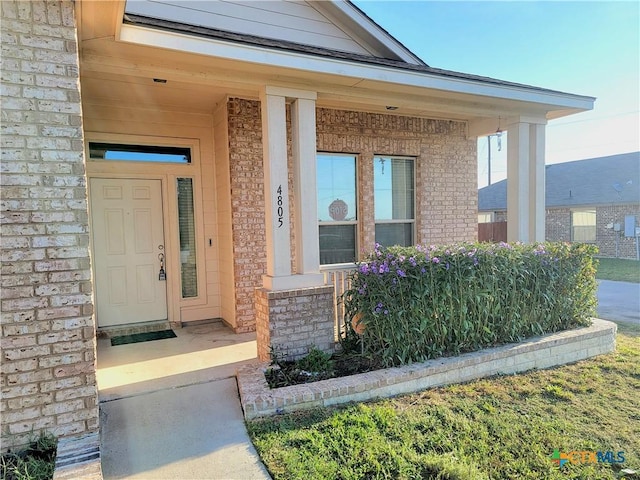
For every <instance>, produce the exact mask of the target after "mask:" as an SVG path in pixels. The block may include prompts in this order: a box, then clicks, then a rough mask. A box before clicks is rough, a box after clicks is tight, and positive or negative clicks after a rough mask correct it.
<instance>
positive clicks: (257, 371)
mask: <svg viewBox="0 0 640 480" xmlns="http://www.w3.org/2000/svg"><path fill="white" fill-rule="evenodd" d="M616 331H617V326H616V324H615V323H613V322H608V321H605V320H600V319H593V324H592V325H591V326H589V327H583V328H578V329H574V330H566V331H563V332H558V333H553V334H549V335H544V336H542V337H537V338H532V339H529V340H526V341H524V342H522V343H518V344H509V345H503V346H500V347H495V348H489V349H486V350H481V351H478V352H471V353H466V354H463V355H460V356H458V357H447V358H437V359H434V360H429V361H427V362H423V363H414V364H411V365H405V366H402V367H396V368H389V369H386V370H378V371H375V372H368V373H361V374H357V375H351V376H348V377H341V378H332V379H329V380H322V381H320V382H314V383H307V384H303V385H293V386H290V387H282V388H275V389H270V388H269V385H268V384H267V381H266V379H265V376H264V372H265V369H266V368H267V367H268V365H267V364H266V363H265V364H253V365H245V366H243V367H240V368H239V369H238V389H239V391H240V402H241V404H242V409H243V411H244V416H245V418H247V419H252V418H257V417H260V416H266V415H273V414H275V413H282V412H285V411H286V412H290V411H294V410H301V409H306V408H314V407H321V406H329V405H336V404H341V403H347V402H362V401H366V400H372V399H375V398H377V397H391V396H394V395H401V394H405V393H412V392H417V391H420V390H425V389H427V388H431V387H436V386H441V385H449V384H452V383H461V382H467V381H470V380H474V379H477V378H482V377H488V376H491V375H497V374H511V373H518V372H524V371H527V370H531V369H534V368H549V367H554V366H557V365H564V364H567V363H572V362H576V361H578V360H584V359H586V358H590V357H594V356H596V355H601V354H604V353H610V352H612V351H614V350H615V344H616Z"/></svg>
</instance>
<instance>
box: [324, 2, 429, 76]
mask: <svg viewBox="0 0 640 480" xmlns="http://www.w3.org/2000/svg"><path fill="white" fill-rule="evenodd" d="M315 8H317V9H319V10H325V11H326V12H328V13H331V12H332V11H335V12H336V13H338V14H340V15H342V17H343V18H348V19H349V20H350V21H351V22H353V24H354V25H356V26H357V29H356V28H352V29H351V30H350V31H351V32H356V31H357V30H358V29H360V30H361V31H362V32H364V35H366V36H367V38H366V39H365V41H366V42H372V43H377V44H379V45H380V46H381V47H382V48H385V49H386V50H388V51H389V52H390V53H391V54H392V55H394V56H395V57H397V58H398V59H400V60H402V61H405V62H407V63H411V64H413V65H425V63H424V61H423V60H422V59H421V58H420V57H418V56H417V55H415V54H414V53H413V52H411V51H410V50H409V49H408V48H407V47H405V46H404V45H403V44H402V43H400V42H399V41H398V40H396V39H395V38H394V37H393V36H392V35H390V34H389V32H387V31H386V30H385V29H383V28H382V27H381V26H380V25H378V24H377V23H375V22H374V21H373V20H372V19H371V18H369V17H368V16H367V15H366V14H365V13H364V12H363V11H362V10H360V9H359V8H358V7H356V6H355V5H354V4H352V3H351V2H348V1H341V2H316V4H315ZM361 35H362V34H361Z"/></svg>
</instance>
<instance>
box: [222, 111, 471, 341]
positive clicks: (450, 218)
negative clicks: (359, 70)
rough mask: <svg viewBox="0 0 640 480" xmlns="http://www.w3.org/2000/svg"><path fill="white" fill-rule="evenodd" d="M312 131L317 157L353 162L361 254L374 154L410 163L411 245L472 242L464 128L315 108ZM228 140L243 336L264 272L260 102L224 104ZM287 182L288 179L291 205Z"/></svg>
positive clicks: (370, 224)
mask: <svg viewBox="0 0 640 480" xmlns="http://www.w3.org/2000/svg"><path fill="white" fill-rule="evenodd" d="M317 132H318V133H317V150H318V151H322V152H336V153H353V154H357V156H358V197H359V198H358V201H359V205H358V208H359V219H358V222H359V227H358V228H359V232H358V235H359V248H360V250H361V251H365V252H367V251H371V250H372V249H373V248H374V245H375V224H374V210H373V158H374V155H378V154H381V155H403V156H411V157H414V158H415V159H416V187H417V189H416V190H417V193H416V215H417V216H416V240H417V242H418V243H422V244H431V243H441V242H455V241H474V240H476V239H477V184H476V142H475V140H472V139H471V140H470V139H467V136H466V125H465V124H464V123H462V122H452V121H445V120H428V119H420V118H411V117H401V116H397V115H383V114H371V113H363V112H350V111H342V110H332V109H324V108H318V109H317ZM228 138H229V171H230V179H231V180H230V181H231V216H232V226H231V230H232V238H233V263H234V272H235V276H234V277H233V278H234V285H235V291H236V330H237V331H249V330H254V329H255V288H257V287H261V286H262V275H263V274H264V273H265V269H266V262H265V256H266V253H265V230H264V228H265V227H264V215H263V211H264V185H263V170H262V144H261V122H260V104H259V102H257V101H251V100H242V99H237V98H234V99H230V100H229V102H228ZM290 171H291V159H290ZM291 181H292V180H291V176H290V182H289V183H290V185H289V192H290V193H289V195H290V205H291V206H293V205H294V202H293V201H292V199H291V195H292V193H291V192H292V188H291ZM293 215H295V212H294V211H293V208H292V211H291V216H292V217H293ZM292 231H293V229H292ZM292 235H293V234H292ZM291 243H292V245H293V244H295V239H294V238H292V242H291ZM292 263H295V260H294V259H293V261H292Z"/></svg>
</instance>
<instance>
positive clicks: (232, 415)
mask: <svg viewBox="0 0 640 480" xmlns="http://www.w3.org/2000/svg"><path fill="white" fill-rule="evenodd" d="M100 421H101V425H102V438H103V439H105V442H104V444H103V445H104V447H103V454H102V473H103V476H104V478H105V479H111V478H128V479H165V478H171V479H192V478H193V479H196V478H197V479H208V478H211V479H268V478H270V477H269V475H268V474H267V472H266V470H265V468H264V466H263V465H262V463H261V462H260V459H259V457H258V455H257V454H256V451H255V449H254V448H253V445H252V444H251V441H250V440H249V437H248V435H247V432H246V429H245V426H244V422H243V418H242V411H241V409H240V402H239V399H238V391H237V387H236V380H235V377H234V378H227V379H224V380H216V381H213V382H207V383H202V384H197V385H190V386H185V387H178V388H173V389H169V390H161V391H158V392H154V393H148V394H142V395H138V396H135V397H129V398H123V399H120V400H112V401H110V402H105V403H103V404H102V405H101V418H100Z"/></svg>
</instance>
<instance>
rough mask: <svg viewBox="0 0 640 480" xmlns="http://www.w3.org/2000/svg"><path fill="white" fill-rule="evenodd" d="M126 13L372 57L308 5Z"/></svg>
mask: <svg viewBox="0 0 640 480" xmlns="http://www.w3.org/2000/svg"><path fill="white" fill-rule="evenodd" d="M126 13H131V14H136V15H142V16H147V17H152V18H159V19H163V20H170V21H174V22H179V23H184V24H187V25H196V26H201V27H207V28H213V29H217V30H224V31H228V32H236V33H243V34H248V35H255V36H258V37H264V38H271V39H277V40H286V41H290V42H296V43H302V44H305V45H314V46H319V47H324V48H328V49H333V50H341V51H345V52H351V53H359V54H364V55H370V54H371V53H370V52H369V51H368V50H367V49H366V48H365V47H364V46H362V45H360V44H359V43H358V42H356V41H355V40H353V39H352V38H351V37H350V36H349V35H348V34H346V33H345V32H344V31H343V30H341V29H340V28H338V27H337V26H336V25H334V24H333V23H331V22H330V21H329V20H328V19H327V18H326V17H324V16H323V15H322V14H321V13H320V12H318V11H317V10H316V9H315V8H313V7H312V6H311V5H310V4H309V3H308V2H302V1H282V0H281V1H261V2H256V1H249V2H228V1H224V2H223V1H210V2H201V1H191V2H182V1H177V0H167V1H151V0H136V1H131V0H130V1H128V2H127V7H126Z"/></svg>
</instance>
